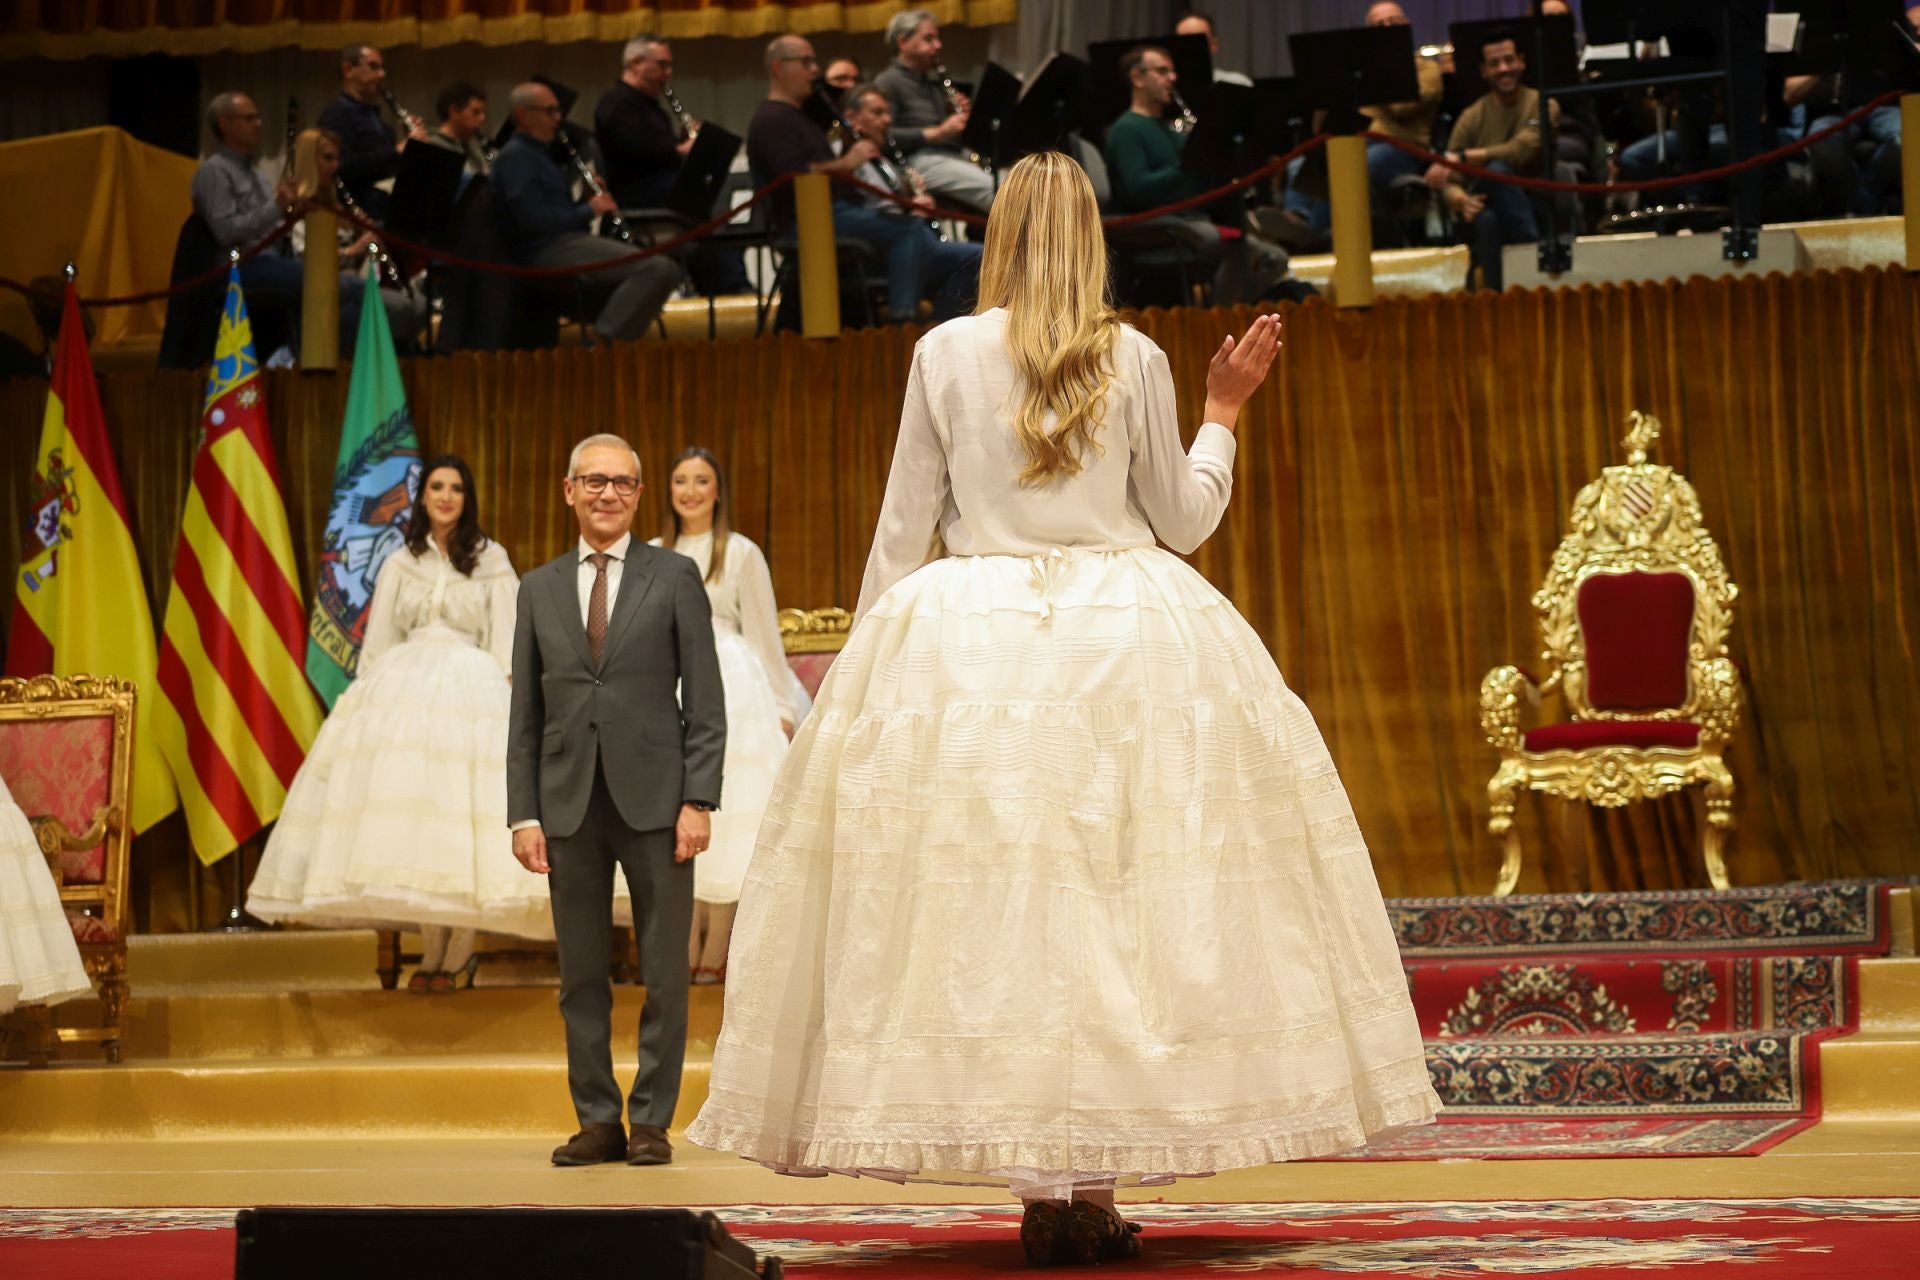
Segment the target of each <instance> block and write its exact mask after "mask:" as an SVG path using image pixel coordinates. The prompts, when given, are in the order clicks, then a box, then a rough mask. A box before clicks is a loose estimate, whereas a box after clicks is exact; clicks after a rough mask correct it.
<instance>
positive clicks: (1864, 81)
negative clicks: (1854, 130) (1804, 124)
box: [1786, 0, 1913, 102]
mask: <svg viewBox="0 0 1920 1280" xmlns="http://www.w3.org/2000/svg"><path fill="white" fill-rule="evenodd" d="M1800 22H1801V27H1800V48H1799V50H1798V51H1797V54H1796V55H1795V56H1794V57H1793V58H1792V59H1791V60H1790V61H1789V62H1788V63H1787V66H1786V71H1787V74H1789V75H1836V74H1837V75H1839V76H1840V78H1841V84H1842V86H1843V93H1844V96H1845V98H1846V99H1847V100H1848V101H1857V102H1865V101H1866V100H1867V99H1869V98H1874V97H1878V96H1879V95H1880V94H1881V93H1883V92H1885V91H1886V90H1888V89H1891V88H1895V87H1904V86H1906V85H1909V84H1911V83H1912V76H1911V74H1910V71H1911V68H1912V65H1913V57H1912V54H1913V40H1912V35H1911V32H1910V30H1909V29H1908V27H1907V22H1906V6H1905V0H1829V3H1828V4H1826V5H1817V4H1815V3H1814V0H1805V8H1803V9H1802V10H1801V12H1800Z"/></svg>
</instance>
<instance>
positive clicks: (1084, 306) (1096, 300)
mask: <svg viewBox="0 0 1920 1280" xmlns="http://www.w3.org/2000/svg"><path fill="white" fill-rule="evenodd" d="M993 307H1004V308H1006V311H1007V354H1008V355H1010V356H1011V357H1012V358H1013V367H1014V371H1015V373H1016V374H1017V375H1018V377H1019V386H1020V391H1019V394H1020V402H1019V405H1018V407H1017V408H1016V409H1015V410H1014V411H1013V414H1012V419H1013V431H1014V434H1015V435H1016V436H1017V437H1018V438H1019V440H1020V445H1021V447H1022V448H1023V449H1024V450H1025V451H1026V455H1027V465H1026V467H1025V468H1024V469H1023V470H1022V471H1021V473H1020V483H1021V484H1022V485H1027V486H1034V485H1043V484H1047V483H1049V482H1051V481H1053V480H1054V479H1056V478H1058V477H1060V476H1073V475H1078V474H1079V472H1080V468H1081V466H1082V465H1083V464H1084V462H1085V459H1086V456H1087V451H1088V450H1094V451H1098V450H1099V449H1100V448H1101V445H1100V441H1099V438H1098V436H1097V432H1098V431H1099V429H1100V425H1101V422H1102V420H1103V418H1104V416H1105V413H1106V408H1107V394H1108V392H1109V391H1110V390H1111V389H1112V387H1113V379H1114V370H1113V347H1114V343H1115V341H1116V340H1117V339H1118V337H1119V335H1120V318H1119V316H1118V315H1117V314H1116V313H1115V312H1114V309H1113V304H1112V302H1111V300H1110V299H1109V297H1108V293H1107V242H1106V237H1105V235H1104V234H1103V233H1102V231H1101V227H1100V206H1099V204H1098V203H1097V202H1096V201H1095V199H1094V195H1093V184H1092V183H1091V182H1089V181H1087V175H1086V173H1085V172H1084V171H1082V170H1081V168H1080V166H1079V165H1078V164H1075V163H1074V162H1073V161H1072V160H1071V159H1069V158H1068V157H1066V156H1064V155H1062V154H1061V153H1060V152H1058V151H1041V152H1036V153H1035V154H1033V155H1030V156H1028V157H1027V158H1026V159H1024V160H1022V161H1020V163H1018V164H1016V165H1014V166H1013V169H1012V170H1011V171H1010V172H1009V173H1008V174H1007V180H1006V182H1005V183H1004V184H1003V185H1002V186H1001V188H1000V194H999V195H997V196H995V197H994V201H993V217H992V218H991V219H989V220H988V222H987V246H986V252H985V255H984V256H983V257H982V258H981V260H980V303H979V306H978V307H976V308H975V314H981V313H984V312H986V311H987V310H989V309H990V308H993ZM1049 418H1051V419H1052V420H1053V423H1052V426H1051V428H1049V426H1048V419H1049Z"/></svg>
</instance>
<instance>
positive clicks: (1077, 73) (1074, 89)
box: [996, 52, 1088, 167]
mask: <svg viewBox="0 0 1920 1280" xmlns="http://www.w3.org/2000/svg"><path fill="white" fill-rule="evenodd" d="M1087 75H1088V71H1087V64H1086V63H1084V62H1082V61H1081V60H1080V59H1078V58H1076V57H1074V56H1073V55H1072V54H1070V53H1058V52H1056V53H1053V54H1050V55H1048V57H1047V59H1046V61H1045V62H1043V63H1041V64H1040V68H1039V70H1037V71H1035V72H1034V74H1033V75H1032V76H1031V77H1030V78H1029V79H1028V80H1027V83H1026V85H1025V87H1024V88H1022V89H1021V90H1020V100H1019V101H1018V102H1016V103H1015V104H1014V107H1013V113H1012V115H1011V116H1009V117H1008V118H1007V120H1006V121H1005V122H1004V123H1003V124H1002V126H1001V129H1000V148H999V155H998V156H997V158H996V162H997V163H998V164H999V165H1001V166H1003V167H1007V166H1011V165H1013V164H1014V163H1015V162H1017V161H1019V160H1020V159H1021V158H1022V157H1025V156H1030V155H1033V154H1034V153H1035V152H1038V151H1065V150H1066V149H1067V145H1068V142H1067V135H1068V134H1070V133H1072V132H1073V130H1074V126H1075V125H1077V124H1078V123H1079V118H1078V117H1079V112H1078V110H1077V108H1078V107H1079V106H1080V104H1081V102H1082V101H1083V99H1084V98H1085V96H1086V92H1087Z"/></svg>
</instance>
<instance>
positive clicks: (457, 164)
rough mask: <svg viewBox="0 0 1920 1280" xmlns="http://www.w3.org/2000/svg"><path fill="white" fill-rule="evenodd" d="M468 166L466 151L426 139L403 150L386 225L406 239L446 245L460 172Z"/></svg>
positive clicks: (388, 201)
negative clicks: (432, 142) (426, 140)
mask: <svg viewBox="0 0 1920 1280" xmlns="http://www.w3.org/2000/svg"><path fill="white" fill-rule="evenodd" d="M466 168H467V156H466V153H465V152H464V151H449V150H447V149H446V148H444V147H436V146H432V145H431V144H428V143H424V142H418V143H415V144H414V145H413V146H410V147H408V148H407V149H406V150H405V151H402V152H401V153H400V172H399V173H397V174H395V175H394V179H393V192H392V194H391V195H389V196H388V198H387V217H386V224H385V225H386V227H387V229H388V230H389V231H392V232H393V233H394V234H395V235H397V236H399V237H400V238H402V239H404V240H417V241H419V242H420V243H421V244H432V245H444V244H445V243H446V241H447V232H448V229H449V228H450V227H451V226H452V225H453V206H454V203H455V201H456V200H457V198H458V197H459V194H460V175H461V174H463V173H465V172H466Z"/></svg>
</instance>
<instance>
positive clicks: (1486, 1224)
mask: <svg viewBox="0 0 1920 1280" xmlns="http://www.w3.org/2000/svg"><path fill="white" fill-rule="evenodd" d="M233 1212H234V1211H233V1210H231V1209H172V1210H167V1209H153V1210H94V1209H86V1210H81V1209H72V1210H6V1211H0V1275H5V1276H7V1277H8V1278H9V1280H79V1278H84V1280H96V1278H97V1277H99V1276H103V1275H126V1276H140V1277H142V1280H227V1277H229V1276H231V1275H232V1274H233V1255H234V1239H233V1227H232V1223H233ZM714 1212H715V1213H716V1214H718V1216H719V1217H720V1220H721V1221H722V1222H723V1223H725V1224H726V1226H727V1228H728V1230H729V1231H730V1232H731V1233H732V1234H733V1235H734V1236H735V1237H736V1238H737V1239H739V1240H741V1241H742V1242H743V1243H745V1244H747V1245H748V1246H749V1247H751V1248H752V1249H754V1250H755V1251H756V1253H759V1254H761V1255H762V1256H765V1255H769V1254H771V1255H774V1256H777V1257H779V1258H781V1259H782V1260H783V1261H784V1263H785V1266H786V1272H787V1274H788V1275H790V1276H796V1277H822V1278H825V1277H836V1276H844V1277H847V1278H848V1280H853V1278H854V1277H859V1276H884V1277H887V1278H888V1280H912V1278H915V1277H924V1278H925V1280H974V1278H977V1277H983V1276H1006V1275H1014V1274H1023V1273H1027V1272H1026V1268H1025V1267H1024V1266H1023V1263H1022V1259H1021V1256H1020V1246H1019V1240H1018V1228H1019V1213H1018V1211H1017V1209H1015V1208H1013V1207H1010V1206H1000V1205H995V1206H968V1205H779V1206H766V1205H742V1206H735V1207H731V1208H719V1209H716V1210H714ZM1129 1216H1130V1217H1132V1218H1133V1219H1134V1220H1136V1221H1139V1222H1142V1223H1143V1224H1145V1227H1146V1233H1145V1235H1143V1236H1142V1240H1143V1241H1144V1243H1145V1252H1144V1254H1143V1255H1142V1257H1141V1258H1140V1259H1139V1260H1138V1261H1137V1262H1133V1263H1128V1264H1118V1263H1110V1264H1107V1265H1104V1266H1102V1267H1100V1268H1099V1269H1098V1274H1099V1275H1101V1276H1103V1277H1113V1278H1123V1277H1142V1276H1151V1277H1158V1278H1159V1280H1179V1278H1181V1277H1221V1278H1222V1280H1224V1278H1225V1277H1228V1276H1234V1275H1247V1274H1252V1273H1262V1274H1269V1275H1285V1276H1299V1277H1312V1276H1323V1277H1356V1276H1403V1277H1404V1276H1420V1277H1427V1278H1430V1280H1469V1278H1471V1280H1485V1278H1486V1277H1498V1276H1548V1275H1551V1276H1556V1277H1574V1278H1576V1280H1650V1277H1655V1276H1672V1277H1674V1278H1675V1280H1683V1278H1688V1277H1699V1280H1717V1278H1718V1277H1722V1276H1728V1275H1737V1276H1739V1277H1740V1280H1827V1278H1829V1277H1831V1278H1835V1280H1837V1278H1838V1277H1848V1278H1849V1280H1895V1278H1896V1277H1898V1278H1900V1280H1905V1278H1906V1277H1909V1276H1911V1275H1912V1274H1913V1258H1914V1255H1915V1253H1916V1252H1920V1200H1911V1199H1800V1200H1632V1201H1625V1200H1594V1201H1547V1202H1539V1203H1493V1202H1489V1203H1471V1202H1452V1203H1448V1202H1439V1203H1425V1204H1418V1203H1416V1204H1288V1205H1282V1204H1151V1205H1138V1206H1131V1207H1130V1208H1129ZM634 1274H643V1272H641V1271H636V1272H635V1273H634ZM1032 1274H1044V1273H1032ZM1063 1274H1067V1273H1063ZM1072 1274H1078V1272H1077V1271H1076V1272H1074V1273H1072Z"/></svg>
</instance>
